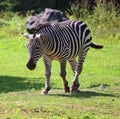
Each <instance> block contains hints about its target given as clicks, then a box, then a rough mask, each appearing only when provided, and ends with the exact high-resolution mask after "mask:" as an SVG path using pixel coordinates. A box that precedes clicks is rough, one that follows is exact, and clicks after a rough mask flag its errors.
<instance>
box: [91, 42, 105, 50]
mask: <svg viewBox="0 0 120 119" xmlns="http://www.w3.org/2000/svg"><path fill="white" fill-rule="evenodd" d="M91 47H92V48H95V49H102V48H103V46H102V45H96V44H94V43H91Z"/></svg>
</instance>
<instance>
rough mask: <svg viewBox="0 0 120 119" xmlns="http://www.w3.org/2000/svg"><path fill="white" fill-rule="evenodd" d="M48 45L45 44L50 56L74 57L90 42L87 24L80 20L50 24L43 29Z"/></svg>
mask: <svg viewBox="0 0 120 119" xmlns="http://www.w3.org/2000/svg"><path fill="white" fill-rule="evenodd" d="M44 34H45V35H46V38H47V39H50V42H51V43H52V44H51V43H49V44H50V45H47V46H48V47H47V49H48V50H49V55H50V56H51V57H55V58H56V57H57V58H58V59H59V58H61V57H67V59H71V58H74V57H76V56H77V55H78V54H79V52H80V51H81V50H83V49H85V48H88V47H89V46H90V44H91V34H90V30H89V29H88V27H87V25H86V24H85V23H83V22H81V21H75V20H68V21H65V22H61V23H56V24H53V25H50V26H48V27H46V28H45V29H44Z"/></svg>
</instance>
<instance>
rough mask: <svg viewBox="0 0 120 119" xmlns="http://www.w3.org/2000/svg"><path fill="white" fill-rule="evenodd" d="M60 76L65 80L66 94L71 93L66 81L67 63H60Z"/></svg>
mask: <svg viewBox="0 0 120 119" xmlns="http://www.w3.org/2000/svg"><path fill="white" fill-rule="evenodd" d="M60 70H61V71H60V76H61V77H62V79H63V84H64V90H65V92H66V93H67V92H70V88H69V86H68V81H67V80H66V62H60Z"/></svg>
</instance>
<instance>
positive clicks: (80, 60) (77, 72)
mask: <svg viewBox="0 0 120 119" xmlns="http://www.w3.org/2000/svg"><path fill="white" fill-rule="evenodd" d="M87 51H88V49H87V50H83V51H82V52H81V53H80V54H79V55H78V63H77V64H76V68H75V75H74V80H73V82H72V86H71V90H70V91H71V92H79V90H78V88H79V86H80V84H79V80H78V77H79V75H80V73H81V72H82V68H83V63H84V60H85V56H86V54H87Z"/></svg>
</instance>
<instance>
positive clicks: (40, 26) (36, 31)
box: [33, 22, 50, 37]
mask: <svg viewBox="0 0 120 119" xmlns="http://www.w3.org/2000/svg"><path fill="white" fill-rule="evenodd" d="M49 25H50V23H48V22H43V23H39V25H38V26H37V27H36V30H35V32H34V33H33V37H35V35H36V33H38V32H39V31H40V30H42V29H43V28H45V27H47V26H49Z"/></svg>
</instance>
